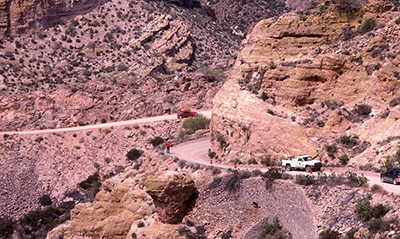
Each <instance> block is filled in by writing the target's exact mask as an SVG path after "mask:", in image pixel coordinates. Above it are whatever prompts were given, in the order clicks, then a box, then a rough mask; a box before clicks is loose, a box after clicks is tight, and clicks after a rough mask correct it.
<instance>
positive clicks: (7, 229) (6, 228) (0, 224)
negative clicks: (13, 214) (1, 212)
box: [0, 217, 15, 239]
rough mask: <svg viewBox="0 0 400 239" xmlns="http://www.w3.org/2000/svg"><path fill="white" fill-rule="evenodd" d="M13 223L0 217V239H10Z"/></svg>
mask: <svg viewBox="0 0 400 239" xmlns="http://www.w3.org/2000/svg"><path fill="white" fill-rule="evenodd" d="M14 225H15V222H14V221H13V220H12V219H11V218H9V217H0V238H4V239H7V238H11V236H12V234H13V233H14Z"/></svg>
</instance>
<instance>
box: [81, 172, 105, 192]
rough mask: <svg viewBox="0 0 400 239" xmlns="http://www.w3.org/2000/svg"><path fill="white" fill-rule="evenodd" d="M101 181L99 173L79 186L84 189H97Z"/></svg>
mask: <svg viewBox="0 0 400 239" xmlns="http://www.w3.org/2000/svg"><path fill="white" fill-rule="evenodd" d="M99 180H100V175H99V173H98V172H95V173H94V174H92V175H90V176H89V177H88V178H87V179H85V180H83V181H82V182H80V183H79V184H78V186H79V187H81V188H83V189H90V188H92V187H96V186H97V184H98V183H99Z"/></svg>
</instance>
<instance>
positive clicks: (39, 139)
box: [35, 136, 44, 143]
mask: <svg viewBox="0 0 400 239" xmlns="http://www.w3.org/2000/svg"><path fill="white" fill-rule="evenodd" d="M43 140H44V138H43V137H42V136H38V137H36V139H35V141H36V142H38V143H40V142H42V141H43Z"/></svg>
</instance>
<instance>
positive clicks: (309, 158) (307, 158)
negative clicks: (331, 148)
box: [303, 157, 313, 161]
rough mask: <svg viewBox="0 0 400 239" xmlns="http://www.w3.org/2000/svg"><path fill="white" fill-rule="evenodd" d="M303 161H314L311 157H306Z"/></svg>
mask: <svg viewBox="0 0 400 239" xmlns="http://www.w3.org/2000/svg"><path fill="white" fill-rule="evenodd" d="M303 159H304V161H312V160H313V159H312V158H311V157H304V158H303Z"/></svg>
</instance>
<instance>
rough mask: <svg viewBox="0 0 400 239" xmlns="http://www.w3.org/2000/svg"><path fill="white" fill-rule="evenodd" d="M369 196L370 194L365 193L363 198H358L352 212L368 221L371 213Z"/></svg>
mask: <svg viewBox="0 0 400 239" xmlns="http://www.w3.org/2000/svg"><path fill="white" fill-rule="evenodd" d="M370 198H371V196H370V195H367V196H365V197H363V198H360V199H358V200H357V203H356V206H355V208H354V212H355V213H357V214H358V216H359V217H360V218H361V219H362V220H363V221H368V220H370V219H371V218H372V213H371V211H370V208H371V203H370Z"/></svg>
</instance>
